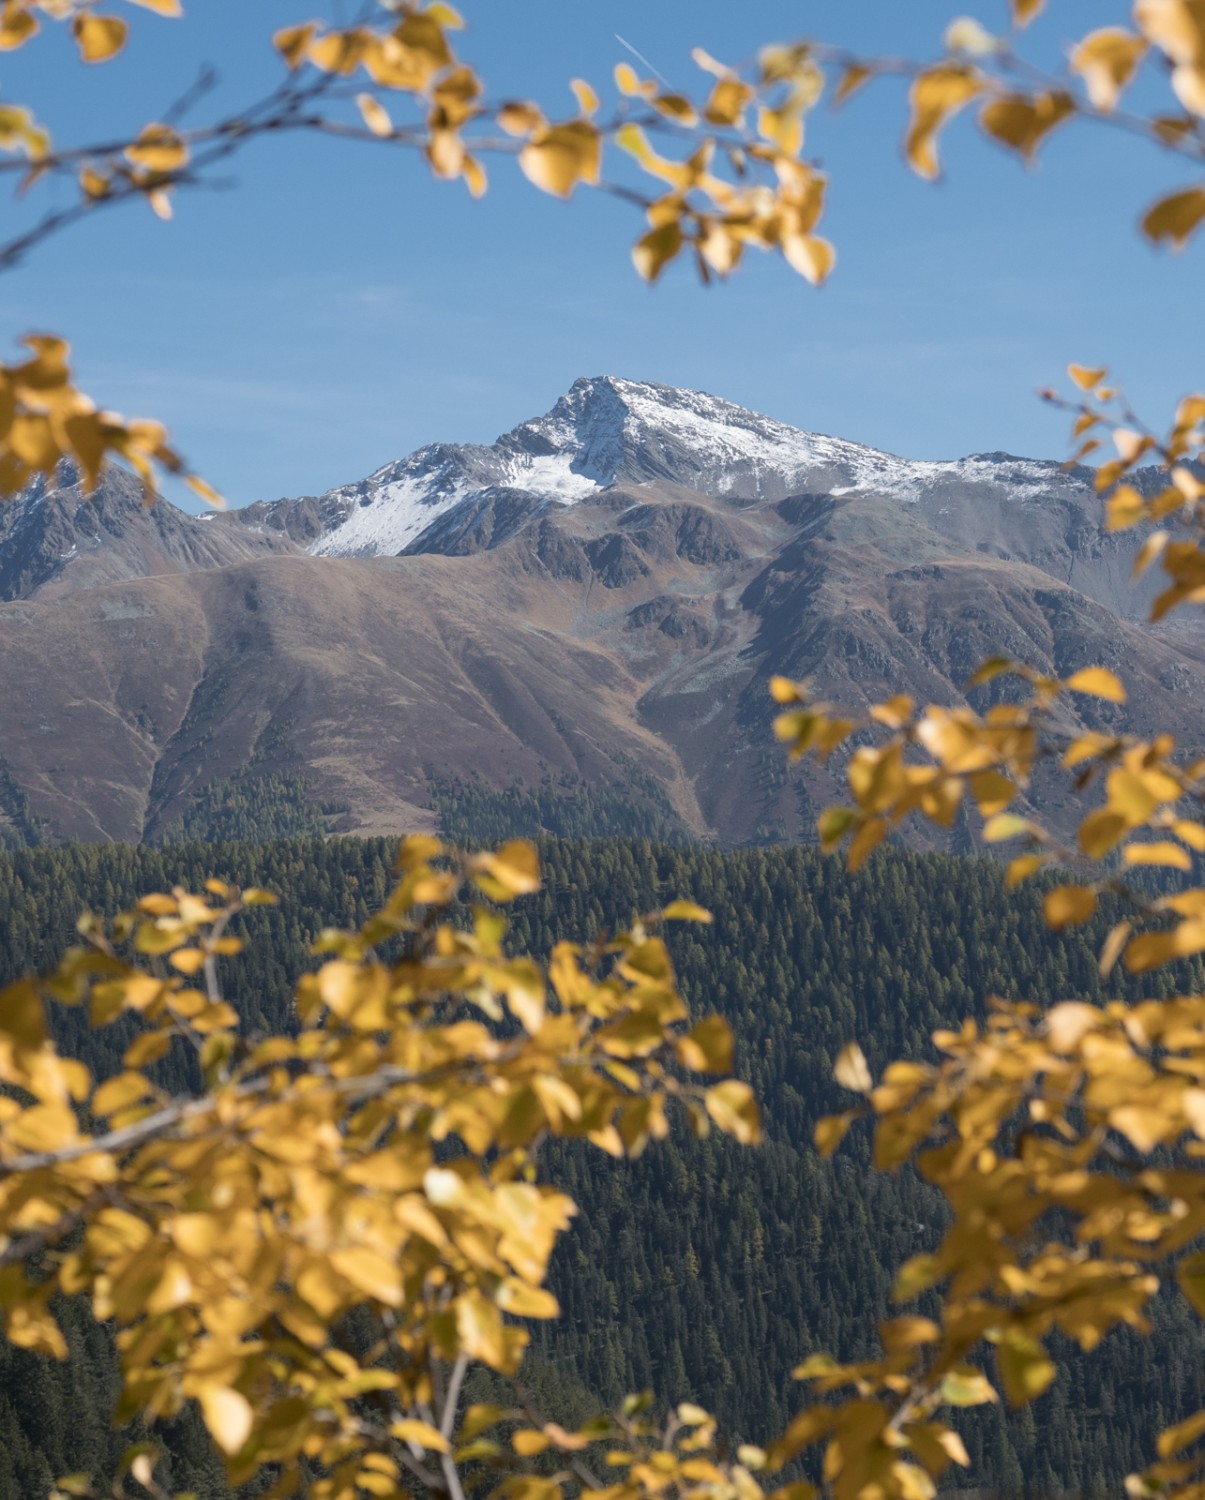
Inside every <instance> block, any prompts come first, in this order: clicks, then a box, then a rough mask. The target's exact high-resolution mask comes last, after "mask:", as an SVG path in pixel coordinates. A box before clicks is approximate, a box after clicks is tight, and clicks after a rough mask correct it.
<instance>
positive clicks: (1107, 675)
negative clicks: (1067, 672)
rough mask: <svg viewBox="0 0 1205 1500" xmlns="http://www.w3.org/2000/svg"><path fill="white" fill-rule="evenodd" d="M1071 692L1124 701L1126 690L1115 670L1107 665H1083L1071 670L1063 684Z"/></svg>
mask: <svg viewBox="0 0 1205 1500" xmlns="http://www.w3.org/2000/svg"><path fill="white" fill-rule="evenodd" d="M1063 685H1064V687H1069V688H1070V689H1071V691H1072V692H1073V693H1086V694H1089V695H1090V696H1091V697H1093V698H1107V699H1108V700H1109V701H1110V702H1111V703H1124V702H1125V701H1126V690H1125V688H1124V687H1123V686H1122V683H1121V679H1120V677H1118V676H1117V674H1116V672H1110V671H1109V670H1108V668H1107V667H1085V668H1084V669H1083V670H1082V671H1080V672H1073V673H1072V674H1071V676H1070V677H1068V678H1067V680H1066V682H1065V683H1064V684H1063Z"/></svg>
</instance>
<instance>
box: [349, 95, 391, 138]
mask: <svg viewBox="0 0 1205 1500" xmlns="http://www.w3.org/2000/svg"><path fill="white" fill-rule="evenodd" d="M356 107H357V108H358V109H359V111H360V116H361V118H362V119H363V121H364V123H365V125H367V126H368V128H369V130H371V131H372V133H373V135H379V136H381V137H382V139H384V138H385V137H387V136H391V135H392V134H393V121H392V120H391V119H390V118H389V111H388V110H387V109H386V108H385V106H384V105H383V104H382V103H381V101H380V100H379V99H376V98H374V97H373V96H372V95H371V94H357V95H356Z"/></svg>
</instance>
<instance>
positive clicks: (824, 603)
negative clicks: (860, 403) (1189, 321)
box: [0, 377, 1205, 843]
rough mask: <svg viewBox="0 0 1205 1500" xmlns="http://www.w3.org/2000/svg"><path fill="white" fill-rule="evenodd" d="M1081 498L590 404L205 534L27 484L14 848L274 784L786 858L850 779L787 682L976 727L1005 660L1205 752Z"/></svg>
mask: <svg viewBox="0 0 1205 1500" xmlns="http://www.w3.org/2000/svg"><path fill="white" fill-rule="evenodd" d="M1089 478H1090V476H1089V474H1088V473H1087V471H1072V472H1067V471H1064V470H1063V469H1062V468H1061V467H1060V466H1059V465H1057V464H1054V463H1049V462H1043V461H1035V460H1025V459H1019V458H1014V457H1011V456H1009V455H1007V454H999V453H995V454H978V455H973V456H971V457H969V458H965V459H961V460H957V461H953V462H949V463H919V462H912V461H909V460H904V459H898V458H894V457H892V456H890V455H887V454H883V453H879V452H877V451H875V450H873V449H869V448H865V447H862V446H860V445H858V444H854V443H848V442H843V441H841V440H838V439H835V438H829V437H823V436H818V435H815V434H810V433H806V432H802V431H798V430H796V429H794V428H791V427H787V426H785V425H783V424H782V423H779V422H775V421H772V420H771V419H769V418H766V417H761V416H758V415H756V414H754V413H752V412H747V411H744V410H743V409H741V408H739V407H735V406H732V405H730V404H729V403H727V402H723V401H720V400H718V399H716V398H714V397H711V396H706V395H702V394H699V393H696V392H689V391H679V390H675V389H672V388H669V387H665V386H656V385H649V384H641V383H638V382H632V381H625V380H619V379H614V378H611V377H606V378H599V379H592V380H580V381H578V382H576V383H575V384H574V385H573V387H572V388H571V389H570V390H569V391H568V392H567V393H566V394H565V395H564V396H563V397H562V398H561V399H560V400H559V401H558V402H557V403H556V405H555V406H554V407H553V408H552V410H551V411H550V412H549V413H548V414H547V415H546V416H544V417H540V418H537V419H535V420H533V421H530V422H525V423H523V424H521V425H520V426H518V427H516V428H514V429H513V431H511V432H509V433H507V434H505V435H504V436H503V437H501V438H499V439H498V441H497V442H496V443H494V444H493V445H491V446H488V447H486V446H476V445H467V446H455V445H450V444H436V445H432V446H429V447H426V448H422V449H419V450H418V452H416V453H414V454H412V455H411V456H410V457H409V458H406V459H403V460H401V461H400V462H398V463H395V464H390V465H387V466H386V467H385V468H382V469H379V470H377V471H376V473H374V474H372V475H370V476H369V477H368V478H367V479H365V480H363V481H361V482H360V483H358V484H355V485H349V486H344V487H342V488H340V489H336V490H333V491H330V492H329V493H327V494H325V495H322V496H310V497H301V498H298V499H286V500H278V501H273V502H268V503H260V504H257V505H253V506H248V507H247V508H246V509H245V510H241V511H234V512H229V513H224V514H221V515H215V516H212V517H209V518H199V517H190V516H186V515H184V514H183V513H182V512H180V511H178V510H175V509H173V508H172V507H171V506H169V505H167V504H166V503H163V502H160V504H159V505H157V506H155V507H154V508H153V509H151V510H147V509H146V508H145V507H144V506H143V505H142V503H141V499H140V497H139V496H138V494H137V486H136V485H135V484H134V483H133V481H128V482H127V480H126V479H125V478H124V477H123V476H120V475H114V476H113V477H112V478H111V479H110V480H109V481H107V483H106V486H105V488H104V489H103V490H102V493H101V494H100V496H99V497H98V498H97V499H94V500H92V501H83V503H81V496H80V494H79V491H78V489H77V488H76V487H75V486H73V485H71V484H69V483H67V484H63V485H60V486H59V488H58V489H57V490H50V491H46V492H31V493H30V494H29V495H27V496H25V497H23V498H22V499H21V500H19V501H18V502H16V503H15V504H14V505H13V506H12V507H10V508H8V509H0V527H3V529H2V530H0V589H2V590H3V592H4V596H5V597H6V598H7V599H8V601H9V602H8V603H6V604H3V605H0V701H3V702H4V704H5V713H4V718H3V723H2V725H0V837H3V836H7V837H8V839H9V841H14V840H18V839H25V840H27V841H28V839H29V838H30V836H31V835H30V832H29V830H30V829H36V830H38V832H39V836H40V837H43V838H49V839H62V838H80V837H83V838H92V839H95V838H123V839H133V840H139V839H155V838H161V837H163V836H165V835H166V834H168V833H169V832H170V830H171V828H172V827H173V826H174V825H176V824H178V822H179V820H180V819H181V818H183V817H186V816H188V815H196V816H194V817H193V825H194V826H195V824H196V821H197V816H199V815H200V813H202V812H203V811H204V809H205V808H206V807H208V806H209V805H210V803H211V802H212V801H213V799H214V798H220V797H224V796H227V795H228V793H229V790H230V788H232V787H233V788H235V789H236V790H237V789H239V788H241V789H242V791H240V792H239V795H240V796H244V795H245V792H246V789H247V788H248V787H253V786H257V785H260V784H261V783H264V784H266V783H265V782H264V779H265V778H273V777H275V778H285V780H284V781H283V782H279V784H280V785H286V784H287V786H288V787H289V788H290V789H291V790H290V793H289V795H302V794H304V795H305V796H306V797H308V798H311V799H312V801H313V804H314V806H315V807H322V808H326V809H335V808H337V809H340V811H339V812H338V813H337V814H331V821H332V822H333V824H334V826H337V827H342V828H346V829H348V830H352V829H354V830H359V831H373V832H386V831H396V830H397V829H400V828H402V827H413V826H430V825H431V824H432V822H433V820H434V818H435V807H436V805H437V804H438V803H439V800H440V797H441V796H442V797H446V796H447V795H448V794H449V793H448V787H449V786H454V785H455V784H457V783H460V784H462V785H463V784H465V783H472V784H475V785H476V784H480V785H483V786H485V787H487V788H489V787H492V788H494V789H495V790H497V791H505V790H507V789H513V788H515V787H517V786H520V785H522V786H526V787H529V788H530V787H533V786H538V785H540V784H542V783H545V782H548V781H549V780H550V779H551V783H552V784H553V785H554V786H555V787H558V788H560V787H567V786H571V785H578V786H580V785H583V784H584V785H585V786H586V787H588V788H594V789H607V788H609V789H611V791H612V792H613V793H614V795H615V796H616V797H617V798H619V799H621V800H622V799H623V798H625V797H629V796H637V795H639V796H645V795H647V789H648V788H649V787H653V788H654V789H655V790H656V789H659V790H656V795H657V797H659V798H660V799H661V800H662V802H663V803H664V806H665V810H666V812H667V813H668V814H669V815H670V816H672V817H675V818H676V819H677V820H678V823H679V825H680V826H681V827H682V828H683V829H684V830H687V831H689V832H691V833H693V834H696V835H700V836H711V837H715V838H718V839H720V840H721V841H724V842H730V843H740V842H747V841H750V840H757V839H764V838H778V837H785V838H790V837H798V836H801V835H806V833H807V832H808V830H809V829H810V827H811V824H812V821H813V819H814V814H815V811H816V810H817V808H818V806H819V805H822V804H823V802H824V800H825V799H826V798H827V797H829V796H830V795H831V794H832V791H833V786H832V784H831V783H830V782H829V781H828V780H826V779H825V776H824V775H818V774H817V773H815V772H809V773H808V778H807V779H804V778H802V777H801V776H800V775H799V773H797V772H791V771H788V768H787V767H786V765H785V762H784V758H783V756H782V753H781V751H780V750H779V748H778V747H777V746H776V745H775V744H774V742H773V740H772V737H771V733H770V721H771V718H772V710H771V706H770V703H769V698H768V692H767V684H768V680H769V677H770V676H771V675H773V674H774V673H776V672H784V673H787V674H789V675H791V676H795V677H803V676H807V677H810V678H811V680H812V681H813V683H814V684H815V686H816V688H817V690H818V691H820V692H821V693H823V695H824V696H825V697H826V698H827V699H828V700H829V701H830V702H834V703H839V704H843V705H845V706H847V707H850V708H854V709H856V708H859V707H861V706H863V705H865V704H866V703H867V702H870V701H873V700H874V699H876V698H878V697H881V696H884V695H887V694H889V693H891V692H894V691H906V692H909V693H912V694H913V695H914V696H916V697H917V698H921V699H933V700H937V701H946V702H956V701H959V700H960V699H961V698H962V697H963V685H964V683H965V681H966V679H967V677H968V676H969V675H970V673H971V672H972V671H973V670H974V668H975V666H976V665H977V664H978V662H979V660H980V659H981V658H982V657H984V656H986V655H988V654H992V653H994V652H1000V651H1003V652H1006V653H1009V654H1012V655H1015V656H1017V657H1019V658H1022V659H1024V660H1026V661H1029V662H1031V663H1032V664H1033V665H1035V666H1037V667H1039V668H1041V669H1043V670H1048V671H1054V672H1058V673H1060V674H1066V673H1068V672H1070V671H1073V670H1075V669H1076V668H1077V667H1080V666H1084V665H1087V664H1089V663H1092V662H1101V663H1103V664H1104V665H1107V666H1111V667H1114V668H1115V669H1117V670H1120V671H1121V673H1122V675H1123V676H1124V677H1125V678H1126V679H1127V681H1128V682H1129V683H1130V684H1131V687H1132V690H1133V692H1132V701H1133V705H1134V706H1133V709H1132V710H1131V711H1130V713H1131V717H1130V718H1129V719H1128V720H1123V714H1124V712H1125V711H1123V710H1121V709H1119V708H1117V707H1115V706H1113V705H1108V704H1098V703H1095V702H1094V701H1093V700H1086V699H1085V700H1083V703H1082V705H1081V712H1082V714H1083V715H1084V722H1086V723H1091V724H1093V725H1096V726H1098V727H1103V726H1104V725H1106V724H1108V725H1111V724H1117V723H1121V722H1128V723H1130V724H1131V725H1132V726H1133V727H1134V728H1136V729H1151V728H1153V727H1154V726H1155V725H1156V724H1158V725H1162V726H1165V727H1168V728H1171V729H1172V730H1173V731H1176V730H1179V731H1181V732H1183V733H1185V734H1187V736H1188V738H1189V739H1190V741H1191V738H1192V731H1193V730H1194V729H1195V723H1194V720H1195V717H1196V715H1195V710H1194V705H1195V704H1196V703H1199V702H1200V701H1201V697H1202V694H1203V693H1205V636H1203V635H1202V633H1201V632H1200V630H1199V628H1197V627H1196V625H1195V623H1194V622H1192V621H1191V620H1188V619H1186V620H1185V621H1175V620H1174V621H1173V622H1169V624H1168V625H1167V626H1165V627H1162V628H1160V629H1159V630H1152V629H1151V628H1149V627H1147V626H1146V625H1145V624H1144V623H1142V620H1143V615H1144V608H1145V601H1144V599H1143V598H1142V596H1141V595H1137V594H1135V592H1134V591H1133V590H1132V589H1131V586H1130V583H1129V573H1130V565H1131V558H1132V555H1133V550H1134V546H1135V543H1134V540H1133V538H1132V537H1129V536H1121V537H1118V536H1113V535H1110V534H1108V533H1106V532H1104V531H1103V529H1102V527H1101V524H1100V502H1099V499H1098V497H1097V496H1096V495H1095V494H1094V492H1093V491H1092V488H1091V486H1090V483H1089ZM1150 482H1154V481H1153V479H1152V480H1151V481H1150ZM90 506H92V507H95V509H89V507H90ZM73 549H74V550H73ZM985 693H986V690H980V691H979V693H978V696H977V699H976V701H979V700H980V699H983V700H984V701H986V697H985ZM272 784H274V785H275V784H278V783H276V782H274V783H272ZM640 789H643V790H640ZM1040 796H1041V799H1042V800H1043V801H1044V802H1045V804H1046V805H1045V807H1044V810H1045V811H1046V812H1047V814H1048V815H1049V816H1052V817H1053V818H1054V819H1055V821H1056V822H1058V821H1060V820H1061V821H1064V822H1065V821H1066V818H1067V817H1068V815H1069V811H1068V809H1065V808H1063V807H1062V806H1061V805H1060V804H1059V803H1058V801H1057V796H1056V793H1055V792H1054V790H1053V789H1041V791H1040ZM207 799H208V800H207ZM972 836H973V831H969V830H966V829H963V830H960V833H959V837H961V838H969V837H972Z"/></svg>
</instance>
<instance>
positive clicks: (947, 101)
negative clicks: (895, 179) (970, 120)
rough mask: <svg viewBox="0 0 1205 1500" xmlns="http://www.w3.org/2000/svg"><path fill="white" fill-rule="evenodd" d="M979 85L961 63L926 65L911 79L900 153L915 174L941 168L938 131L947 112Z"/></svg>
mask: <svg viewBox="0 0 1205 1500" xmlns="http://www.w3.org/2000/svg"><path fill="white" fill-rule="evenodd" d="M983 87H984V85H983V80H982V78H981V77H980V76H979V74H978V73H976V72H975V70H974V69H973V68H970V67H967V66H964V65H961V64H946V65H942V66H939V67H936V68H930V69H928V70H927V71H926V72H924V73H921V74H920V76H919V77H918V78H916V79H915V80H914V81H913V84H912V87H911V89H910V90H909V93H908V99H909V103H910V105H911V109H912V120H911V123H910V124H909V127H908V132H907V135H906V136H905V138H904V154H905V156H906V157H907V158H908V162H909V164H910V165H911V167H912V169H913V171H915V172H916V173H917V174H918V175H919V176H921V177H927V178H930V179H932V178H935V177H937V175H938V173H939V172H940V170H941V168H940V163H939V161H938V157H937V146H936V142H937V136H938V133H939V132H940V130H941V128H942V126H943V125H944V124H945V123H946V121H947V120H948V119H949V118H950V117H951V115H954V114H957V112H958V111H959V110H960V109H963V108H964V107H965V106H966V105H968V104H969V103H970V102H971V100H972V99H974V98H975V97H976V96H977V95H978V94H981V93H982V92H983Z"/></svg>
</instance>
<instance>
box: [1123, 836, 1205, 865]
mask: <svg viewBox="0 0 1205 1500" xmlns="http://www.w3.org/2000/svg"><path fill="white" fill-rule="evenodd" d="M1121 856H1122V858H1123V859H1124V860H1125V862H1126V864H1127V865H1164V866H1167V867H1169V868H1171V869H1174V870H1191V869H1192V856H1191V855H1190V854H1189V852H1188V850H1187V849H1182V848H1181V847H1180V845H1179V844H1173V843H1172V842H1171V840H1170V839H1160V840H1158V841H1157V842H1156V843H1151V844H1126V845H1125V846H1124V847H1123V848H1122V851H1121Z"/></svg>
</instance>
